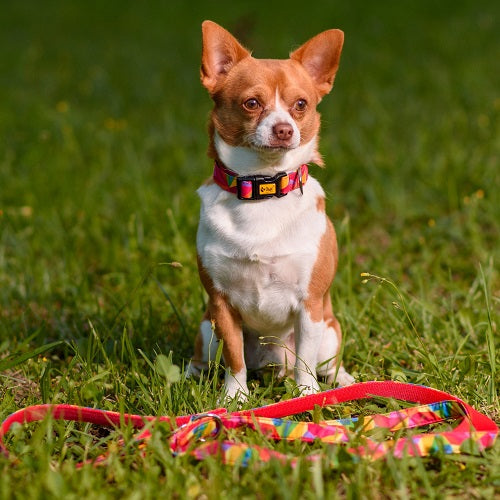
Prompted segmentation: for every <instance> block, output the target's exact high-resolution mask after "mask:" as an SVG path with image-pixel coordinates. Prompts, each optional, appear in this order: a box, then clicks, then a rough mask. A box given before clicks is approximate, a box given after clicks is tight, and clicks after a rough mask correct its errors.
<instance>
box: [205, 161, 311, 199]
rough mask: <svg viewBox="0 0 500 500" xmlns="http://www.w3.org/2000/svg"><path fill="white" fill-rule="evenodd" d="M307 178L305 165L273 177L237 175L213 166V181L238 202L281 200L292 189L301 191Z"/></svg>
mask: <svg viewBox="0 0 500 500" xmlns="http://www.w3.org/2000/svg"><path fill="white" fill-rule="evenodd" d="M308 177H309V170H308V168H307V165H305V164H304V165H301V166H300V167H299V168H298V169H297V170H295V171H293V172H278V173H277V174H276V175H274V176H267V175H239V174H238V173H237V172H234V171H232V170H230V169H229V168H227V167H225V166H224V165H221V164H220V163H218V162H217V161H216V162H215V165H214V181H215V183H216V184H217V185H218V186H220V187H221V188H222V189H224V190H225V191H229V192H230V193H234V194H236V195H237V196H238V198H239V199H240V200H262V199H264V198H272V197H273V196H276V197H277V198H281V197H282V196H285V195H286V194H288V193H289V192H290V191H292V190H293V189H300V192H301V193H302V191H303V186H304V184H305V183H306V182H307V178H308Z"/></svg>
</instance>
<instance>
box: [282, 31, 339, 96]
mask: <svg viewBox="0 0 500 500" xmlns="http://www.w3.org/2000/svg"><path fill="white" fill-rule="evenodd" d="M343 44H344V32H343V31H341V30H328V31H323V33H320V34H319V35H316V36H315V37H313V38H311V39H310V40H309V41H307V42H306V43H305V44H304V45H302V46H301V47H299V48H298V49H297V50H295V51H294V52H292V53H291V54H290V59H294V60H295V61H298V62H299V63H301V64H302V66H304V68H305V69H306V71H307V72H308V73H309V75H310V76H311V78H312V79H313V80H314V82H315V83H316V88H317V90H318V92H319V94H320V97H323V96H324V95H325V94H328V92H330V90H332V87H333V80H334V79H335V74H336V73H337V69H338V67H339V61H340V53H341V52H342V45H343Z"/></svg>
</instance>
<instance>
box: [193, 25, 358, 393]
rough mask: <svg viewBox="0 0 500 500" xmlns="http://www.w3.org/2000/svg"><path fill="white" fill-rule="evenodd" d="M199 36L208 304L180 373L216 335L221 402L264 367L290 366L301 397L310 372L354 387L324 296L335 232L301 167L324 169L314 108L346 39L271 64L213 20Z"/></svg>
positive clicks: (202, 254) (210, 348)
mask: <svg viewBox="0 0 500 500" xmlns="http://www.w3.org/2000/svg"><path fill="white" fill-rule="evenodd" d="M202 32H203V50H202V63H201V81H202V84H203V86H204V87H205V88H206V89H207V90H208V92H209V94H210V96H211V98H212V100H213V101H214V108H213V110H212V112H211V116H210V122H209V134H210V146H209V157H211V158H212V159H213V160H214V164H215V166H214V174H213V177H212V178H211V179H210V180H209V181H208V182H207V183H206V184H205V185H203V186H202V187H200V188H199V190H198V193H199V196H200V198H201V214H200V223H199V228H198V234H197V251H198V267H199V274H200V277H201V281H202V283H203V286H204V287H205V289H206V291H207V293H208V307H207V310H206V313H205V315H204V317H203V319H202V322H201V325H200V330H199V332H198V335H197V337H196V342H195V354H194V357H193V359H192V361H191V363H190V366H189V369H188V372H189V373H190V374H197V373H199V371H200V370H202V369H204V368H205V367H206V366H207V363H208V361H209V360H210V359H212V360H213V359H215V355H216V351H217V344H218V341H222V342H223V346H222V355H223V360H224V364H225V366H226V376H225V392H226V395H227V396H228V397H229V398H234V397H237V398H240V399H244V398H245V397H246V395H247V394H248V386H247V370H249V369H259V368H262V367H264V366H266V365H269V364H272V365H274V366H278V367H279V374H280V375H286V374H291V373H292V372H293V374H294V377H295V381H296V383H297V385H298V386H299V387H300V389H301V390H302V392H304V393H311V392H315V391H318V390H319V384H318V381H317V376H321V377H325V378H326V380H327V381H328V382H329V383H333V382H334V381H336V382H337V383H339V384H340V385H348V384H351V383H353V382H354V379H353V378H352V376H351V375H349V374H348V373H347V372H346V371H345V370H344V368H343V367H342V365H341V362H340V360H339V359H338V354H339V348H340V345H341V329H340V325H339V322H338V321H337V319H336V317H335V315H334V313H333V310H332V302H331V298H330V285H331V283H332V280H333V277H334V275H335V271H336V268H337V260H338V252H337V242H336V236H335V230H334V228H333V225H332V223H331V222H330V220H329V218H328V217H327V215H326V213H325V194H324V192H323V189H322V188H321V186H320V185H319V183H318V182H317V181H316V180H315V179H314V178H312V177H311V176H310V175H309V172H308V164H309V163H315V164H319V165H322V160H321V157H320V155H319V153H318V133H319V128H320V115H319V113H318V112H317V110H316V106H317V105H318V103H319V102H320V101H321V98H322V97H323V96H324V95H325V94H328V93H329V92H330V90H331V89H332V86H333V81H334V78H335V74H336V72H337V68H338V65H339V59H340V53H341V51H342V44H343V40H344V34H343V32H342V31H340V30H328V31H325V32H323V33H320V34H319V35H317V36H315V37H313V38H312V39H310V40H309V41H308V42H306V43H305V44H304V45H302V46H301V47H299V48H298V49H297V50H295V51H294V52H292V53H291V54H290V58H289V59H286V60H274V59H256V58H253V57H252V56H251V54H250V52H249V51H248V50H246V49H245V48H244V47H243V46H242V45H241V44H240V43H239V42H238V41H237V40H236V39H235V38H234V37H233V36H232V35H231V34H230V33H229V32H228V31H226V30H225V29H224V28H222V27H221V26H219V25H217V24H215V23H213V22H211V21H205V22H204V23H203V25H202ZM214 332H215V336H216V338H214V335H213V334H214Z"/></svg>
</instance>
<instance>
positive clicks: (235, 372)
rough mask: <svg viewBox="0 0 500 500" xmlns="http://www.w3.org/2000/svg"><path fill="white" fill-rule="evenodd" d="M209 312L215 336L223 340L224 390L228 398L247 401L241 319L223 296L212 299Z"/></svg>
mask: <svg viewBox="0 0 500 500" xmlns="http://www.w3.org/2000/svg"><path fill="white" fill-rule="evenodd" d="M209 311H210V316H211V318H212V321H213V322H214V324H215V334H216V335H217V338H218V339H219V340H222V342H223V345H222V355H223V357H224V364H225V366H226V376H225V379H224V388H225V392H226V396H227V397H228V398H234V397H238V399H240V400H241V399H245V397H246V395H247V394H248V387H247V368H246V364H245V356H244V349H243V331H242V322H241V317H240V315H239V314H238V313H237V311H235V310H234V308H233V307H231V305H230V304H229V303H228V301H227V298H226V297H225V296H224V295H222V294H217V295H216V296H215V297H214V296H212V297H210V301H209Z"/></svg>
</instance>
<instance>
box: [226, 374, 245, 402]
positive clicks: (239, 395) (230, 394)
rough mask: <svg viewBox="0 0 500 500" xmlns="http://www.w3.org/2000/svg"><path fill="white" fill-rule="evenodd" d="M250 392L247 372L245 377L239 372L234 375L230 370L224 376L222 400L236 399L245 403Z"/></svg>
mask: <svg viewBox="0 0 500 500" xmlns="http://www.w3.org/2000/svg"><path fill="white" fill-rule="evenodd" d="M248 393H249V391H248V386H247V382H246V372H245V375H244V377H243V376H242V374H238V373H237V374H235V375H233V374H232V373H230V372H229V370H228V371H227V372H226V376H225V378H224V394H223V396H222V400H223V401H224V400H225V401H231V400H233V399H236V400H237V401H238V402H240V403H243V402H245V401H246V400H247V398H248Z"/></svg>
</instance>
